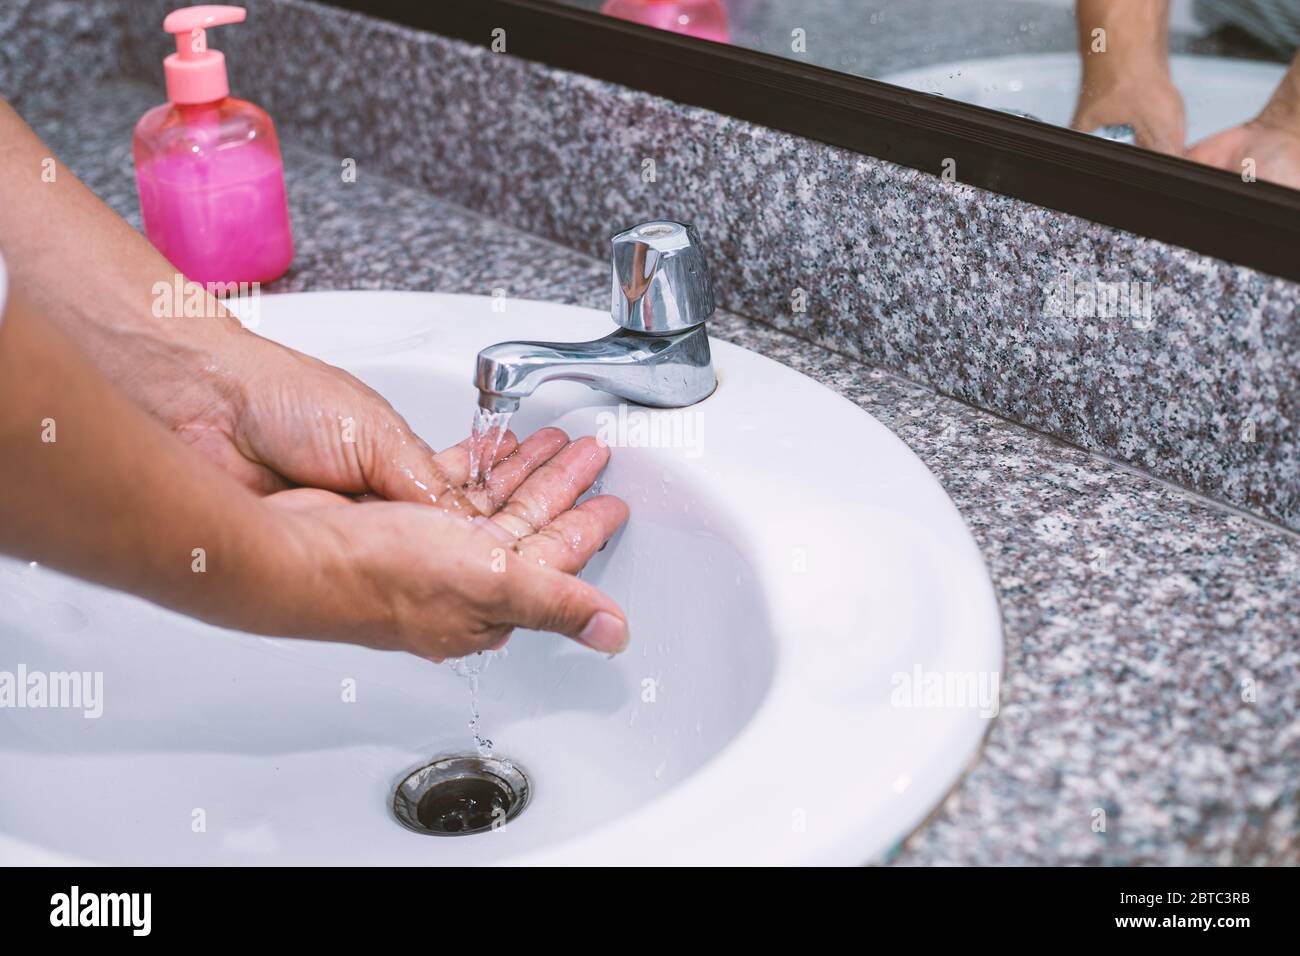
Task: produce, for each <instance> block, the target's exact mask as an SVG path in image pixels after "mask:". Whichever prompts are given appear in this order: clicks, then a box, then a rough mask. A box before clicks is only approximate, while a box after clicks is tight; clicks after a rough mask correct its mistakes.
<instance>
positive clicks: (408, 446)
mask: <svg viewBox="0 0 1300 956" xmlns="http://www.w3.org/2000/svg"><path fill="white" fill-rule="evenodd" d="M384 417H385V419H386V420H384V421H382V422H380V423H379V424H378V425H372V426H371V427H369V428H365V429H362V430H361V434H362V435H364V436H367V438H368V440H367V441H365V442H363V443H359V444H360V445H361V448H360V449H359V451H360V452H361V459H360V461H361V469H362V474H363V475H364V477H365V481H366V484H367V486H368V487H369V488H370V490H371V491H374V492H376V493H378V494H380V495H383V496H384V497H385V498H387V499H388V500H389V501H409V502H412V503H415V504H424V505H429V504H431V505H434V506H435V507H437V508H440V509H441V510H443V511H445V512H447V513H448V514H452V515H456V516H464V517H465V518H466V519H472V518H474V517H476V516H477V515H478V514H479V510H478V508H476V507H475V506H474V504H473V503H472V502H471V501H470V500H469V498H467V497H466V496H465V493H464V492H463V491H462V490H461V488H460V484H459V483H454V482H452V480H451V479H450V478H448V476H447V475H446V473H445V472H444V471H443V470H442V468H441V467H440V466H439V464H438V462H437V460H436V455H435V454H434V451H433V449H432V448H430V447H429V446H428V445H426V444H425V443H424V441H423V440H422V439H421V438H420V437H419V436H418V435H416V434H415V432H413V431H411V428H410V426H409V425H407V424H406V422H405V421H403V420H402V417H401V416H400V415H398V414H397V413H396V412H395V411H393V410H392V409H391V408H390V409H388V410H387V413H386V415H385V416H384Z"/></svg>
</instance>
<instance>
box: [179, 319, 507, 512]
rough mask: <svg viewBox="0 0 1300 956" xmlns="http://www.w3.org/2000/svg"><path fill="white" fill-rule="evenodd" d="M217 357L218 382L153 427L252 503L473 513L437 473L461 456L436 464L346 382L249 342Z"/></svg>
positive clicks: (287, 352) (239, 340)
mask: <svg viewBox="0 0 1300 956" xmlns="http://www.w3.org/2000/svg"><path fill="white" fill-rule="evenodd" d="M217 348H218V349H219V351H218V352H217V354H216V357H215V358H212V359H208V360H205V362H204V365H205V366H206V367H208V368H212V369H214V371H212V372H211V373H208V374H210V375H211V376H213V377H214V378H218V379H219V381H207V382H204V381H199V382H197V383H196V384H195V387H194V389H193V393H192V397H191V398H189V399H187V398H185V397H184V395H183V394H182V396H181V397H173V399H172V400H170V401H169V402H168V405H167V407H166V409H165V410H164V414H162V415H161V416H160V417H162V418H163V421H164V423H165V424H167V425H168V427H170V428H171V429H172V431H174V432H175V433H176V434H177V435H179V436H180V437H181V439H182V440H184V441H185V442H186V443H188V444H189V445H190V446H191V447H193V448H194V449H195V450H197V451H198V452H199V453H200V454H202V455H203V456H204V457H206V458H207V459H208V460H209V461H211V462H213V463H214V464H216V465H217V466H219V467H220V468H221V469H222V470H223V471H225V472H227V473H228V474H230V475H231V476H232V477H234V478H235V480H237V481H238V482H239V483H240V484H242V485H244V486H245V487H248V488H251V489H253V490H254V491H257V492H259V493H260V494H269V493H271V492H275V491H282V490H284V489H286V488H289V487H292V486H294V485H309V486H311V487H314V488H324V489H327V490H329V491H335V492H339V493H340V494H363V493H371V494H375V495H378V496H380V497H382V498H388V499H391V500H394V501H411V502H418V503H420V504H434V505H436V506H437V507H439V508H441V509H444V510H448V511H451V512H453V513H459V514H462V515H464V516H465V517H466V518H471V517H473V516H474V515H475V514H477V513H478V510H477V509H476V508H475V507H474V506H473V505H472V504H471V502H470V501H469V499H468V498H467V497H466V496H465V493H464V492H463V490H462V485H463V484H464V479H460V480H452V479H451V478H449V477H448V475H447V473H446V471H445V467H446V465H447V462H448V455H450V458H451V459H453V460H455V461H459V460H460V458H461V457H463V456H464V452H463V451H452V452H449V453H444V454H443V455H438V454H435V453H434V451H433V449H431V448H430V447H429V446H428V445H426V444H425V443H424V442H423V441H422V440H421V439H420V438H419V436H417V435H416V434H415V433H414V432H413V431H412V430H411V427H410V426H409V425H408V424H407V423H406V421H405V420H404V419H403V418H402V417H401V416H400V415H398V414H397V412H396V411H394V409H393V407H392V406H391V405H389V404H388V402H387V401H385V400H384V398H383V396H381V395H380V394H379V393H377V392H375V391H374V390H373V389H370V388H368V387H367V386H365V385H364V384H362V383H361V382H360V381H358V380H357V379H356V378H354V377H353V376H351V375H349V374H348V373H347V372H344V371H343V370H342V369H338V368H335V367H334V366H332V365H327V364H325V363H324V362H320V361H317V360H316V359H313V358H310V357H308V356H306V355H303V354H301V353H299V352H295V351H293V350H292V349H288V348H285V347H283V346H280V345H277V344H275V343H273V342H270V341H268V340H267V339H263V338H261V337H260V336H256V335H253V334H252V333H248V332H245V333H242V334H239V333H236V334H232V335H231V336H229V338H228V341H227V342H226V343H224V344H222V345H219V346H217ZM466 415H467V416H468V410H467V411H466ZM513 443H514V438H513V436H511V437H510V438H509V440H508V442H507V443H505V444H503V448H502V453H503V454H508V453H509V452H510V451H513V449H514V444H513Z"/></svg>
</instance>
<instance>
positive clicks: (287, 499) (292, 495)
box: [266, 488, 353, 511]
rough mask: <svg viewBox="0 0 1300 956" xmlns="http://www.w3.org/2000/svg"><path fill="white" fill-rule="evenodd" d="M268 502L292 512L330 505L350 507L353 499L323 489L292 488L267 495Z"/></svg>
mask: <svg viewBox="0 0 1300 956" xmlns="http://www.w3.org/2000/svg"><path fill="white" fill-rule="evenodd" d="M266 502H267V504H271V505H275V506H276V507H277V508H287V509H288V510H290V511H310V510H311V509H312V508H321V507H328V506H330V505H350V504H352V503H353V499H351V498H349V497H347V496H346V495H339V494H335V493H334V492H332V491H326V490H325V489H323V488H290V489H289V490H288V491H277V492H275V493H274V494H270V495H267V496H266Z"/></svg>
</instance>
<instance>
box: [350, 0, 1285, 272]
mask: <svg viewBox="0 0 1300 956" xmlns="http://www.w3.org/2000/svg"><path fill="white" fill-rule="evenodd" d="M325 2H326V3H327V4H329V5H332V6H336V7H343V8H346V9H349V10H353V11H356V12H359V13H364V14H368V15H371V16H377V17H379V18H381V19H385V20H389V21H392V22H396V23H400V24H403V25H405V26H409V27H413V28H415V29H419V30H425V31H431V32H434V33H439V34H442V35H444V36H450V37H454V38H456V39H459V40H463V41H466V42H468V43H471V44H474V45H476V46H483V47H490V45H491V42H492V31H493V30H494V29H497V28H501V27H504V28H505V30H506V35H507V36H508V38H509V40H508V42H509V49H508V52H509V54H510V55H513V56H518V57H522V58H524V59H528V60H534V61H538V62H541V63H544V64H547V65H549V66H552V67H557V68H559V69H564V70H569V71H572V72H576V73H583V74H586V75H588V76H592V77H595V78H597V79H601V80H607V81H610V82H613V83H618V84H621V85H623V86H627V87H631V88H634V89H637V90H642V91H644V92H646V93H650V94H654V95H656V96H662V97H665V98H667V99H670V100H676V101H678V102H680V103H685V104H688V105H691V106H698V107H703V108H705V109H708V110H712V111H714V112H717V113H723V114H726V115H729V116H733V117H736V118H738V119H742V120H748V121H750V122H753V123H756V124H759V125H761V126H766V127H770V128H772V129H776V130H781V131H783V132H787V133H792V134H795V135H798V136H802V137H806V138H808V139H811V140H817V141H820V142H822V143H828V144H830V145H832V146H838V147H842V148H844V149H849V150H852V151H853V152H856V153H862V154H865V155H869V156H875V157H878V158H880V159H884V160H888V161H889V162H892V163H897V164H899V165H902V166H908V167H911V168H913V169H917V170H921V171H923V172H928V173H931V174H933V175H935V176H938V175H940V172H941V163H942V162H943V159H944V158H945V157H954V158H956V159H957V161H958V167H957V168H958V169H960V170H961V174H960V181H961V182H963V183H966V184H969V185H973V186H977V187H980V188H982V189H988V190H991V191H993V192H997V193H1001V194H1004V195H1007V196H1012V197H1014V198H1016V199H1021V200H1024V201H1026V202H1030V203H1033V204H1035V205H1038V206H1045V207H1047V208H1049V209H1055V210H1058V211H1060V212H1064V213H1069V214H1071V215H1074V216H1079V217H1081V218H1083V219H1088V220H1091V221H1093V222H1098V223H1102V224H1104V225H1107V226H1113V227H1116V228H1119V229H1124V230H1127V231H1129V232H1132V233H1136V234H1138V235H1141V236H1147V237H1149V238H1152V239H1156V240H1159V241H1161V242H1165V243H1171V244H1173V245H1177V246H1183V247H1186V248H1188V249H1191V250H1193V251H1195V252H1200V253H1204V254H1207V255H1210V256H1214V257H1216V258H1219V259H1224V260H1227V261H1228V262H1233V263H1237V264H1239V265H1243V266H1248V267H1250V268H1253V269H1257V270H1259V271H1261V272H1265V273H1269V274H1271V275H1274V276H1279V277H1282V278H1285V279H1290V280H1293V281H1300V191H1297V190H1292V189H1289V188H1287V187H1285V186H1278V185H1275V184H1273V183H1267V182H1263V181H1256V182H1253V183H1247V182H1244V181H1242V179H1241V177H1240V176H1237V175H1234V174H1233V173H1230V172H1228V171H1226V170H1220V169H1214V168H1212V167H1208V166H1203V165H1200V164H1198V163H1193V162H1191V161H1188V160H1185V159H1181V158H1177V157H1173V156H1165V155H1162V154H1159V153H1153V152H1149V151H1147V150H1143V149H1138V148H1135V147H1132V146H1125V145H1122V144H1119V143H1114V142H1110V141H1107V140H1103V139H1100V138H1099V137H1096V136H1092V135H1088V134H1085V133H1080V132H1077V131H1075V130H1070V129H1065V128H1062V127H1057V126H1051V125H1048V124H1046V123H1040V122H1036V121H1034V120H1029V119H1025V118H1022V117H1019V116H1013V115H1010V114H1006V113H1001V112H999V111H997V110H990V109H986V108H984V107H980V106H973V105H971V104H969V103H963V102H960V101H958V100H950V99H946V98H944V97H942V96H938V95H935V94H928V93H920V92H917V91H914V90H909V89H905V88H903V87H898V86H893V85H890V84H888V83H882V82H880V81H878V80H871V79H866V78H864V77H859V76H854V75H850V74H846V73H840V72H837V71H835V70H830V69H826V68H824V67H819V66H813V65H811V64H808V63H803V62H800V61H798V60H794V59H787V58H785V57H780V56H776V55H773V54H770V53H762V52H759V51H756V50H749V49H746V48H743V47H736V46H729V45H725V44H719V43H711V42H709V41H707V40H701V39H697V38H695V37H689V36H683V35H680V34H676V33H669V32H667V31H662V30H657V29H654V28H652V27H647V26H642V25H641V24H636V23H631V22H628V21H624V20H618V19H615V18H612V17H606V16H603V15H601V14H599V13H596V12H592V11H588V10H582V9H578V8H576V7H570V6H567V5H565V4H563V3H560V2H554V0H434V2H429V0H325Z"/></svg>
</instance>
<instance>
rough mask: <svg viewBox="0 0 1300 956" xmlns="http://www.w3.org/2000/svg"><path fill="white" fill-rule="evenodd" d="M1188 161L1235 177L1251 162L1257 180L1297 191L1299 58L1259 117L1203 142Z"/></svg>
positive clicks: (1299, 186)
mask: <svg viewBox="0 0 1300 956" xmlns="http://www.w3.org/2000/svg"><path fill="white" fill-rule="evenodd" d="M1187 158H1188V159H1194V160H1196V161H1197V162H1199V163H1207V164H1209V165H1210V166H1218V167H1219V168H1220V169H1226V170H1228V171H1229V172H1233V173H1236V174H1237V175H1241V173H1242V172H1243V170H1244V168H1245V167H1244V166H1243V163H1245V161H1246V160H1254V162H1255V175H1256V177H1258V178H1259V179H1263V180H1267V181H1268V182H1271V183H1277V184H1279V185H1281V186H1290V187H1291V188H1293V189H1300V56H1297V57H1296V59H1295V60H1294V61H1293V62H1292V64H1291V69H1290V70H1288V71H1287V74H1286V76H1285V77H1283V79H1282V82H1281V83H1279V84H1278V87H1277V89H1276V90H1275V91H1274V92H1273V95H1272V97H1270V99H1269V101H1268V105H1266V106H1265V107H1264V109H1263V111H1262V112H1261V113H1260V114H1259V116H1257V117H1256V118H1255V119H1253V120H1251V121H1250V122H1249V123H1243V124H1242V125H1241V126H1234V127H1232V128H1231V129H1226V130H1224V131H1223V132H1221V133H1216V134H1215V135H1213V136H1211V137H1209V138H1207V139H1204V140H1202V141H1201V142H1199V143H1197V144H1196V145H1195V146H1193V147H1192V148H1191V149H1189V150H1188V151H1187Z"/></svg>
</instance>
